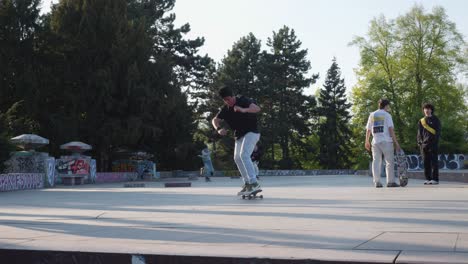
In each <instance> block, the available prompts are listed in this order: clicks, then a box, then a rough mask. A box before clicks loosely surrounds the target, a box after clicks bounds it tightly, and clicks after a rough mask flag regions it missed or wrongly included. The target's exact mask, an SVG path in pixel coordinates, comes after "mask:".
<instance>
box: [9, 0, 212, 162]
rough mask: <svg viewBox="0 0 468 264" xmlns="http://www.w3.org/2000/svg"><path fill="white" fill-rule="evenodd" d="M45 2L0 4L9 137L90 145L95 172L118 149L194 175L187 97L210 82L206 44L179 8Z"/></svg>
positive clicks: (154, 1)
mask: <svg viewBox="0 0 468 264" xmlns="http://www.w3.org/2000/svg"><path fill="white" fill-rule="evenodd" d="M39 3H40V1H39V0H28V1H14V0H7V1H2V2H1V3H0V26H1V27H0V36H1V40H2V41H1V42H0V45H1V49H0V56H1V60H0V64H1V65H0V66H1V67H0V85H1V86H0V103H1V104H0V105H1V106H0V111H2V112H4V113H7V114H8V115H7V117H6V118H10V117H20V118H19V119H17V120H14V121H15V122H13V123H12V125H11V126H9V127H7V129H9V131H10V130H15V131H19V130H22V129H23V130H24V129H26V130H29V132H32V130H36V131H38V132H39V134H41V135H42V136H45V137H47V138H49V139H50V142H51V144H50V145H49V147H50V149H51V154H52V155H54V156H58V155H59V148H58V146H59V145H60V144H63V143H65V142H67V141H70V140H81V141H85V142H87V143H89V144H91V145H93V150H92V152H91V155H92V156H94V157H96V158H97V160H98V169H99V170H108V169H110V162H111V159H112V153H113V151H114V150H115V149H117V148H121V147H124V148H128V149H131V150H146V151H148V152H151V153H153V154H155V156H156V159H157V161H158V168H160V169H177V168H181V169H188V168H192V169H193V168H195V167H196V162H195V159H196V158H195V157H196V156H195V154H194V153H195V150H196V148H197V144H196V142H195V143H194V142H193V139H194V133H195V130H196V128H197V123H196V116H195V115H194V109H195V108H196V104H191V103H189V102H188V90H189V89H191V88H193V87H199V86H203V85H205V83H206V82H209V78H210V76H209V75H208V73H209V68H210V67H211V66H212V60H211V59H210V58H209V57H208V56H206V55H205V56H200V55H198V54H197V53H198V49H199V47H201V46H202V45H203V42H204V40H203V38H196V39H186V38H185V35H186V34H187V33H188V32H189V31H190V26H189V25H188V24H185V25H183V26H181V27H180V28H179V27H175V26H174V20H175V15H174V14H170V11H171V10H172V8H173V7H174V3H175V1H173V0H172V1H167V0H144V1H139V0H138V1H137V0H132V1H126V0H115V1H114V0H113V1H111V0H102V1H101V0H99V1H96V0H91V1H90V0H61V1H60V2H58V3H57V4H55V5H53V7H52V11H51V13H49V14H46V15H44V16H43V17H41V18H39V15H38V14H39V9H38V8H37V7H38V4H39Z"/></svg>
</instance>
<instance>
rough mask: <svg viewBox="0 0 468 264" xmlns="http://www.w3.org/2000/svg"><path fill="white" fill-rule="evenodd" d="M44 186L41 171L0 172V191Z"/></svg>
mask: <svg viewBox="0 0 468 264" xmlns="http://www.w3.org/2000/svg"><path fill="white" fill-rule="evenodd" d="M39 188H44V174H43V173H8V174H0V192H5V191H16V190H26V189H39Z"/></svg>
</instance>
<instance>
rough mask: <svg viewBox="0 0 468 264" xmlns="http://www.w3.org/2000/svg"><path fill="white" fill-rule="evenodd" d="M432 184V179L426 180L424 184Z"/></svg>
mask: <svg viewBox="0 0 468 264" xmlns="http://www.w3.org/2000/svg"><path fill="white" fill-rule="evenodd" d="M428 184H432V183H431V181H425V182H424V185H428Z"/></svg>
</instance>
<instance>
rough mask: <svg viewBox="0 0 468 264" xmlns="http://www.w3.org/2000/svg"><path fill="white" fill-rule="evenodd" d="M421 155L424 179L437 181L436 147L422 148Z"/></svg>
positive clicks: (437, 154)
mask: <svg viewBox="0 0 468 264" xmlns="http://www.w3.org/2000/svg"><path fill="white" fill-rule="evenodd" d="M421 155H422V158H423V162H424V176H426V180H428V181H430V180H434V181H437V182H438V181H439V158H438V156H439V153H438V150H437V148H434V147H433V148H429V147H426V148H424V149H422V151H421Z"/></svg>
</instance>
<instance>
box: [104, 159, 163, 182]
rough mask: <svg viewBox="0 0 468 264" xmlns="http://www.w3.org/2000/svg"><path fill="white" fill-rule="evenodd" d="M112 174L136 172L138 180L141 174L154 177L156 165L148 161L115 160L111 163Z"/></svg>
mask: <svg viewBox="0 0 468 264" xmlns="http://www.w3.org/2000/svg"><path fill="white" fill-rule="evenodd" d="M112 171H113V172H136V173H137V174H138V176H139V177H140V178H142V177H143V174H152V175H153V177H155V174H156V164H155V163H154V162H152V161H149V160H116V161H114V162H112Z"/></svg>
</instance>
